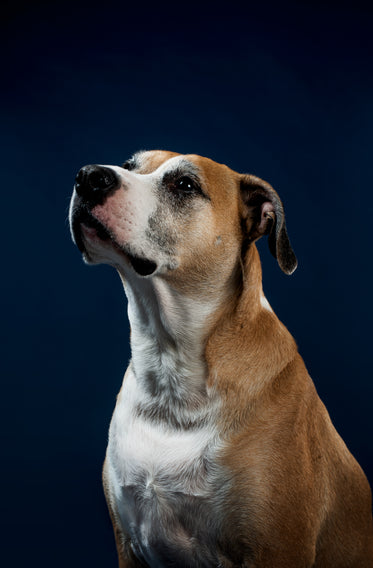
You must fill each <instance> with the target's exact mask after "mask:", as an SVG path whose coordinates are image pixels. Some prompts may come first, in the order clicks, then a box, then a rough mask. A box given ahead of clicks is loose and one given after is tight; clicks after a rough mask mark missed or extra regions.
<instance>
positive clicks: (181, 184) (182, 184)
mask: <svg viewBox="0 0 373 568" xmlns="http://www.w3.org/2000/svg"><path fill="white" fill-rule="evenodd" d="M175 185H176V187H177V188H178V189H180V190H182V191H185V192H191V191H195V190H196V189H197V187H196V184H195V182H194V181H193V180H192V179H191V178H190V177H188V176H183V177H182V178H180V179H178V180H177V182H176V184H175Z"/></svg>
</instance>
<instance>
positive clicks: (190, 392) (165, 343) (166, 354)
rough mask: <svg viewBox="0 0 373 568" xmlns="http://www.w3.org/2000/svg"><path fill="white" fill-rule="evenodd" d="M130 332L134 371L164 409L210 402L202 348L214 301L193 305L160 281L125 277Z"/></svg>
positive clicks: (213, 308) (142, 385)
mask: <svg viewBox="0 0 373 568" xmlns="http://www.w3.org/2000/svg"><path fill="white" fill-rule="evenodd" d="M123 284H124V288H125V292H126V295H127V298H128V318H129V322H130V327H131V339H130V341H131V351H132V370H133V373H134V374H135V377H136V380H137V382H138V384H139V385H140V386H141V388H142V389H143V390H144V394H146V395H147V396H148V398H149V401H150V400H152V401H153V402H154V403H155V402H156V401H157V402H158V404H159V405H160V406H162V404H163V405H166V406H170V405H171V406H175V407H178V408H182V407H183V408H186V407H188V408H189V410H191V409H197V408H199V407H200V406H201V405H202V404H203V400H204V399H205V398H206V376H207V369H206V364H205V361H204V356H203V355H204V345H205V339H206V330H207V329H208V327H209V325H208V322H209V318H211V317H212V315H213V314H214V312H215V311H216V308H217V305H216V301H215V300H211V299H209V298H206V299H204V300H192V299H190V298H188V297H186V296H185V295H183V294H181V293H179V292H178V291H176V290H175V289H174V288H172V287H171V286H170V284H169V283H168V282H166V281H165V280H163V279H162V278H161V277H158V278H157V277H154V278H151V279H140V278H137V277H133V278H131V277H130V278H128V275H126V278H125V279H124V278H123Z"/></svg>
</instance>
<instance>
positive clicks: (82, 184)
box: [75, 164, 121, 203]
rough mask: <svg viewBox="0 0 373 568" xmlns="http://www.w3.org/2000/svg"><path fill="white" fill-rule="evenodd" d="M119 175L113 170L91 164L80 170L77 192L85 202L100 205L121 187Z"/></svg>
mask: <svg viewBox="0 0 373 568" xmlns="http://www.w3.org/2000/svg"><path fill="white" fill-rule="evenodd" d="M120 183H121V182H120V179H119V176H118V174H117V173H116V172H115V171H114V170H113V169H111V168H107V167H105V166H99V165H97V164H90V165H88V166H84V167H83V168H82V169H81V170H79V172H78V174H77V176H76V178H75V191H76V193H77V194H78V195H79V197H81V198H82V199H84V200H87V201H90V202H91V203H100V202H102V200H103V199H104V198H105V197H107V196H108V195H109V194H110V193H112V192H113V191H115V190H116V189H118V187H119V186H120Z"/></svg>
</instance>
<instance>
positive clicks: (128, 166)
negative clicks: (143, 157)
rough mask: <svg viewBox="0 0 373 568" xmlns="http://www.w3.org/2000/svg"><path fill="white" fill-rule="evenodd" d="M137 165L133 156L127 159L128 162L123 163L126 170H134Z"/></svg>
mask: <svg viewBox="0 0 373 568" xmlns="http://www.w3.org/2000/svg"><path fill="white" fill-rule="evenodd" d="M135 167H136V162H135V160H134V159H133V158H130V159H129V160H127V161H126V162H124V164H122V168H123V169H124V170H133V169H135Z"/></svg>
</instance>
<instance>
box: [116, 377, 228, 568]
mask: <svg viewBox="0 0 373 568" xmlns="http://www.w3.org/2000/svg"><path fill="white" fill-rule="evenodd" d="M141 390H142V389H141V388H140V387H139V386H138V384H137V383H136V378H135V376H134V374H133V373H132V371H131V370H129V372H128V373H127V376H126V380H125V384H124V386H123V388H122V391H121V395H120V397H119V399H118V403H117V407H116V410H115V412H114V415H113V419H112V423H111V427H110V437H109V447H108V453H107V474H108V478H109V479H108V481H109V483H110V492H111V494H112V497H113V499H114V500H115V508H116V510H117V512H118V515H119V519H120V522H121V524H122V527H123V529H124V531H125V532H126V533H127V534H128V535H129V536H130V538H131V541H132V545H133V548H134V551H135V553H136V554H137V555H138V556H139V557H140V558H141V559H143V560H145V561H146V562H147V563H148V564H149V566H167V559H168V558H173V559H174V561H175V558H179V565H180V566H182V565H190V564H191V565H198V566H205V565H206V566H211V565H213V564H214V562H216V558H215V556H214V554H215V551H214V550H210V551H209V548H210V546H209V541H210V540H211V541H212V538H214V535H215V533H216V531H217V530H218V515H216V514H214V510H215V509H216V508H217V507H219V502H221V499H222V492H223V491H224V489H223V486H224V484H223V483H222V476H221V471H219V469H218V468H217V467H216V465H213V464H215V463H216V454H217V452H218V449H219V447H220V443H219V438H218V433H217V431H216V428H215V426H213V424H215V423H216V422H215V419H214V418H215V416H214V418H213V416H212V413H214V414H215V413H216V410H217V406H218V405H217V403H216V402H215V403H214V402H212V404H209V405H208V407H209V409H210V410H209V413H208V414H206V415H205V417H204V420H203V421H202V422H200V423H199V425H198V426H194V427H192V428H190V429H174V428H172V427H170V426H166V425H164V424H160V423H157V422H154V421H152V420H150V419H149V418H146V417H144V416H142V415H141V414H140V415H139V413H138V412H137V408H138V404H139V402H140V399H141V396H143V393H142V392H141ZM211 408H212V409H213V410H211ZM207 524H208V525H209V529H208V531H207V530H206V525H207ZM211 524H212V525H214V524H215V530H214V527H211ZM211 529H212V530H211ZM215 536H216V535H215ZM202 558H204V559H203V560H202ZM188 563H189V564H188ZM174 565H175V564H174ZM215 565H216V564H215Z"/></svg>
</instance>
